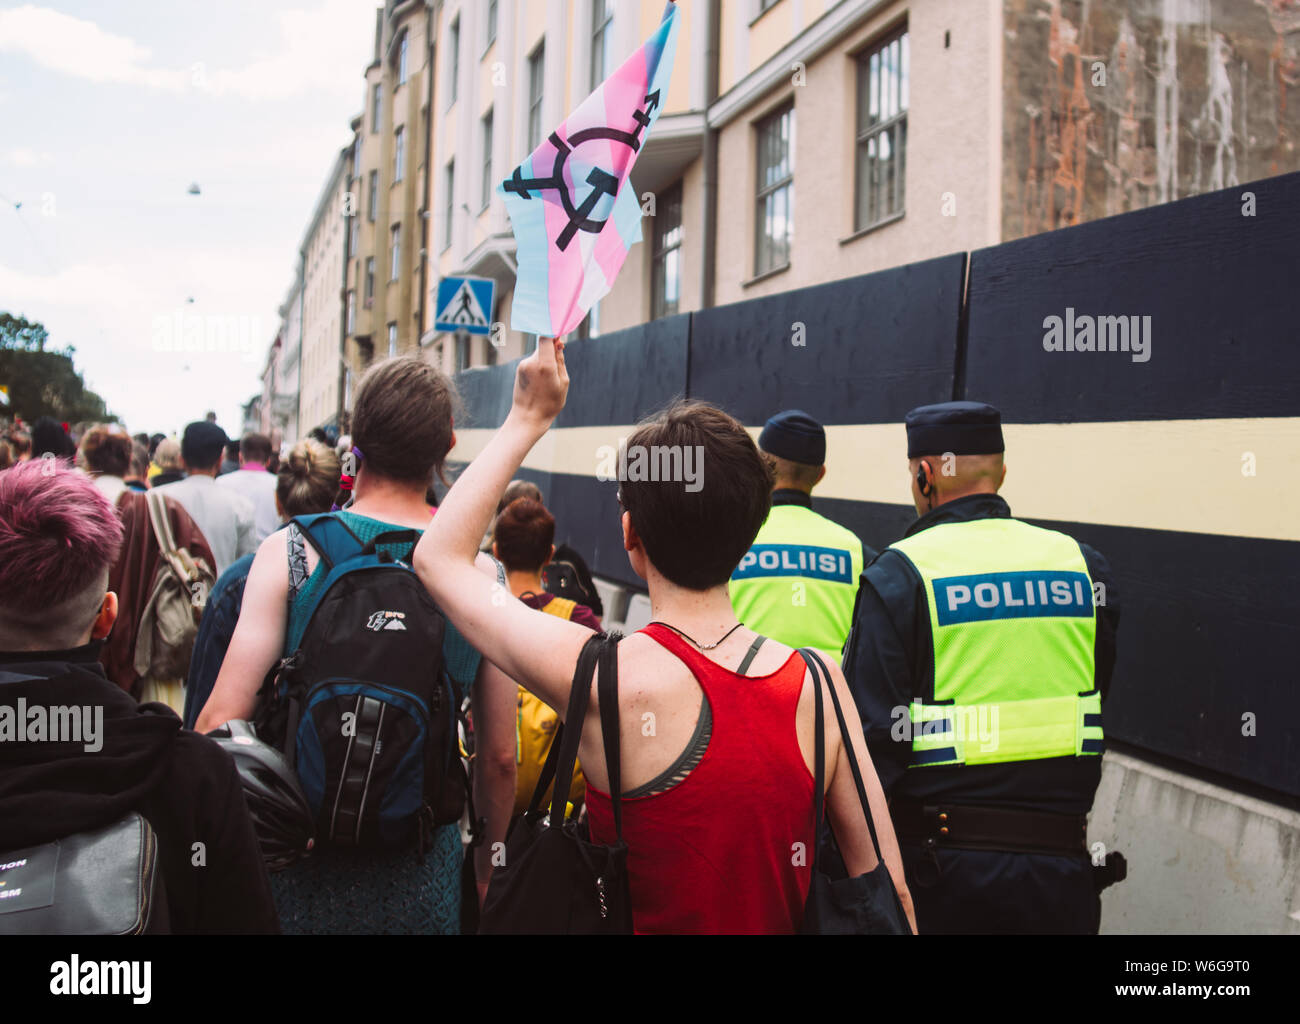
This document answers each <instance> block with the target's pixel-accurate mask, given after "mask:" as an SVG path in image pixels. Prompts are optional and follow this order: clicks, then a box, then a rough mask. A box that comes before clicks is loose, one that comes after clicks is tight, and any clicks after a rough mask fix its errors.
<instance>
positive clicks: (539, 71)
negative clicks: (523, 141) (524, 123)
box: [528, 43, 546, 153]
mask: <svg viewBox="0 0 1300 1024" xmlns="http://www.w3.org/2000/svg"><path fill="white" fill-rule="evenodd" d="M545 78H546V44H545V43H543V44H542V45H540V46H538V47H537V49H536V50H534V51H533V55H532V56H531V57H529V58H528V152H530V153H531V152H532V151H533V150H535V149H536V148H537V147H538V146H540V145H541V144H542V95H543V89H544V88H545V84H546V83H545Z"/></svg>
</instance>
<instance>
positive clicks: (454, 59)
mask: <svg viewBox="0 0 1300 1024" xmlns="http://www.w3.org/2000/svg"><path fill="white" fill-rule="evenodd" d="M447 45H448V46H450V47H451V61H450V65H449V67H450V70H451V82H450V84H449V85H448V86H447V106H451V105H452V104H453V103H455V102H456V87H457V82H458V80H459V79H460V18H457V19H456V20H455V21H453V22H452V23H451V31H450V39H448V40H447Z"/></svg>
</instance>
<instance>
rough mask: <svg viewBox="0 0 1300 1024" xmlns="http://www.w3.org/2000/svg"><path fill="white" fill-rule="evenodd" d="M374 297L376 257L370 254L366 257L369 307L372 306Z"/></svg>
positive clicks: (367, 302)
mask: <svg viewBox="0 0 1300 1024" xmlns="http://www.w3.org/2000/svg"><path fill="white" fill-rule="evenodd" d="M374 298H375V258H374V257H373V256H368V257H366V306H367V308H368V307H369V306H370V303H371V302H372V301H373V300H374Z"/></svg>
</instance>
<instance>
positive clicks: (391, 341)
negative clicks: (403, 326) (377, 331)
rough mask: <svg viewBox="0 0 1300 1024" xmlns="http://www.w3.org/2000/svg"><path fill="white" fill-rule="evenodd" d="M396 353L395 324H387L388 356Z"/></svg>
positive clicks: (391, 356) (390, 356)
mask: <svg viewBox="0 0 1300 1024" xmlns="http://www.w3.org/2000/svg"><path fill="white" fill-rule="evenodd" d="M395 355H397V324H389V325H388V358H389V359H392V358H393V356H395Z"/></svg>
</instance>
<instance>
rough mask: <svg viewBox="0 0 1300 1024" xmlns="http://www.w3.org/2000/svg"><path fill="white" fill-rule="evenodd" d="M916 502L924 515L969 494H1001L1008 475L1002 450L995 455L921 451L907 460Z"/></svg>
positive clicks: (913, 496) (917, 509)
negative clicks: (927, 453) (923, 453)
mask: <svg viewBox="0 0 1300 1024" xmlns="http://www.w3.org/2000/svg"><path fill="white" fill-rule="evenodd" d="M907 468H908V473H909V475H910V476H911V478H912V502H913V504H914V505H916V512H917V515H923V514H924V513H925V512H927V511H929V510H930V509H932V508H938V507H939V506H940V505H942V504H944V503H945V502H949V501H953V500H955V499H957V498H964V497H966V496H967V495H968V494H997V492H998V490H999V489H1000V488H1001V487H1002V482H1003V481H1004V480H1005V479H1006V477H1007V467H1006V465H1005V463H1004V462H1003V459H1002V453H1001V452H998V453H996V454H994V455H953V454H952V453H951V452H949V453H946V454H943V455H921V456H917V457H916V458H912V459H908V460H907Z"/></svg>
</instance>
